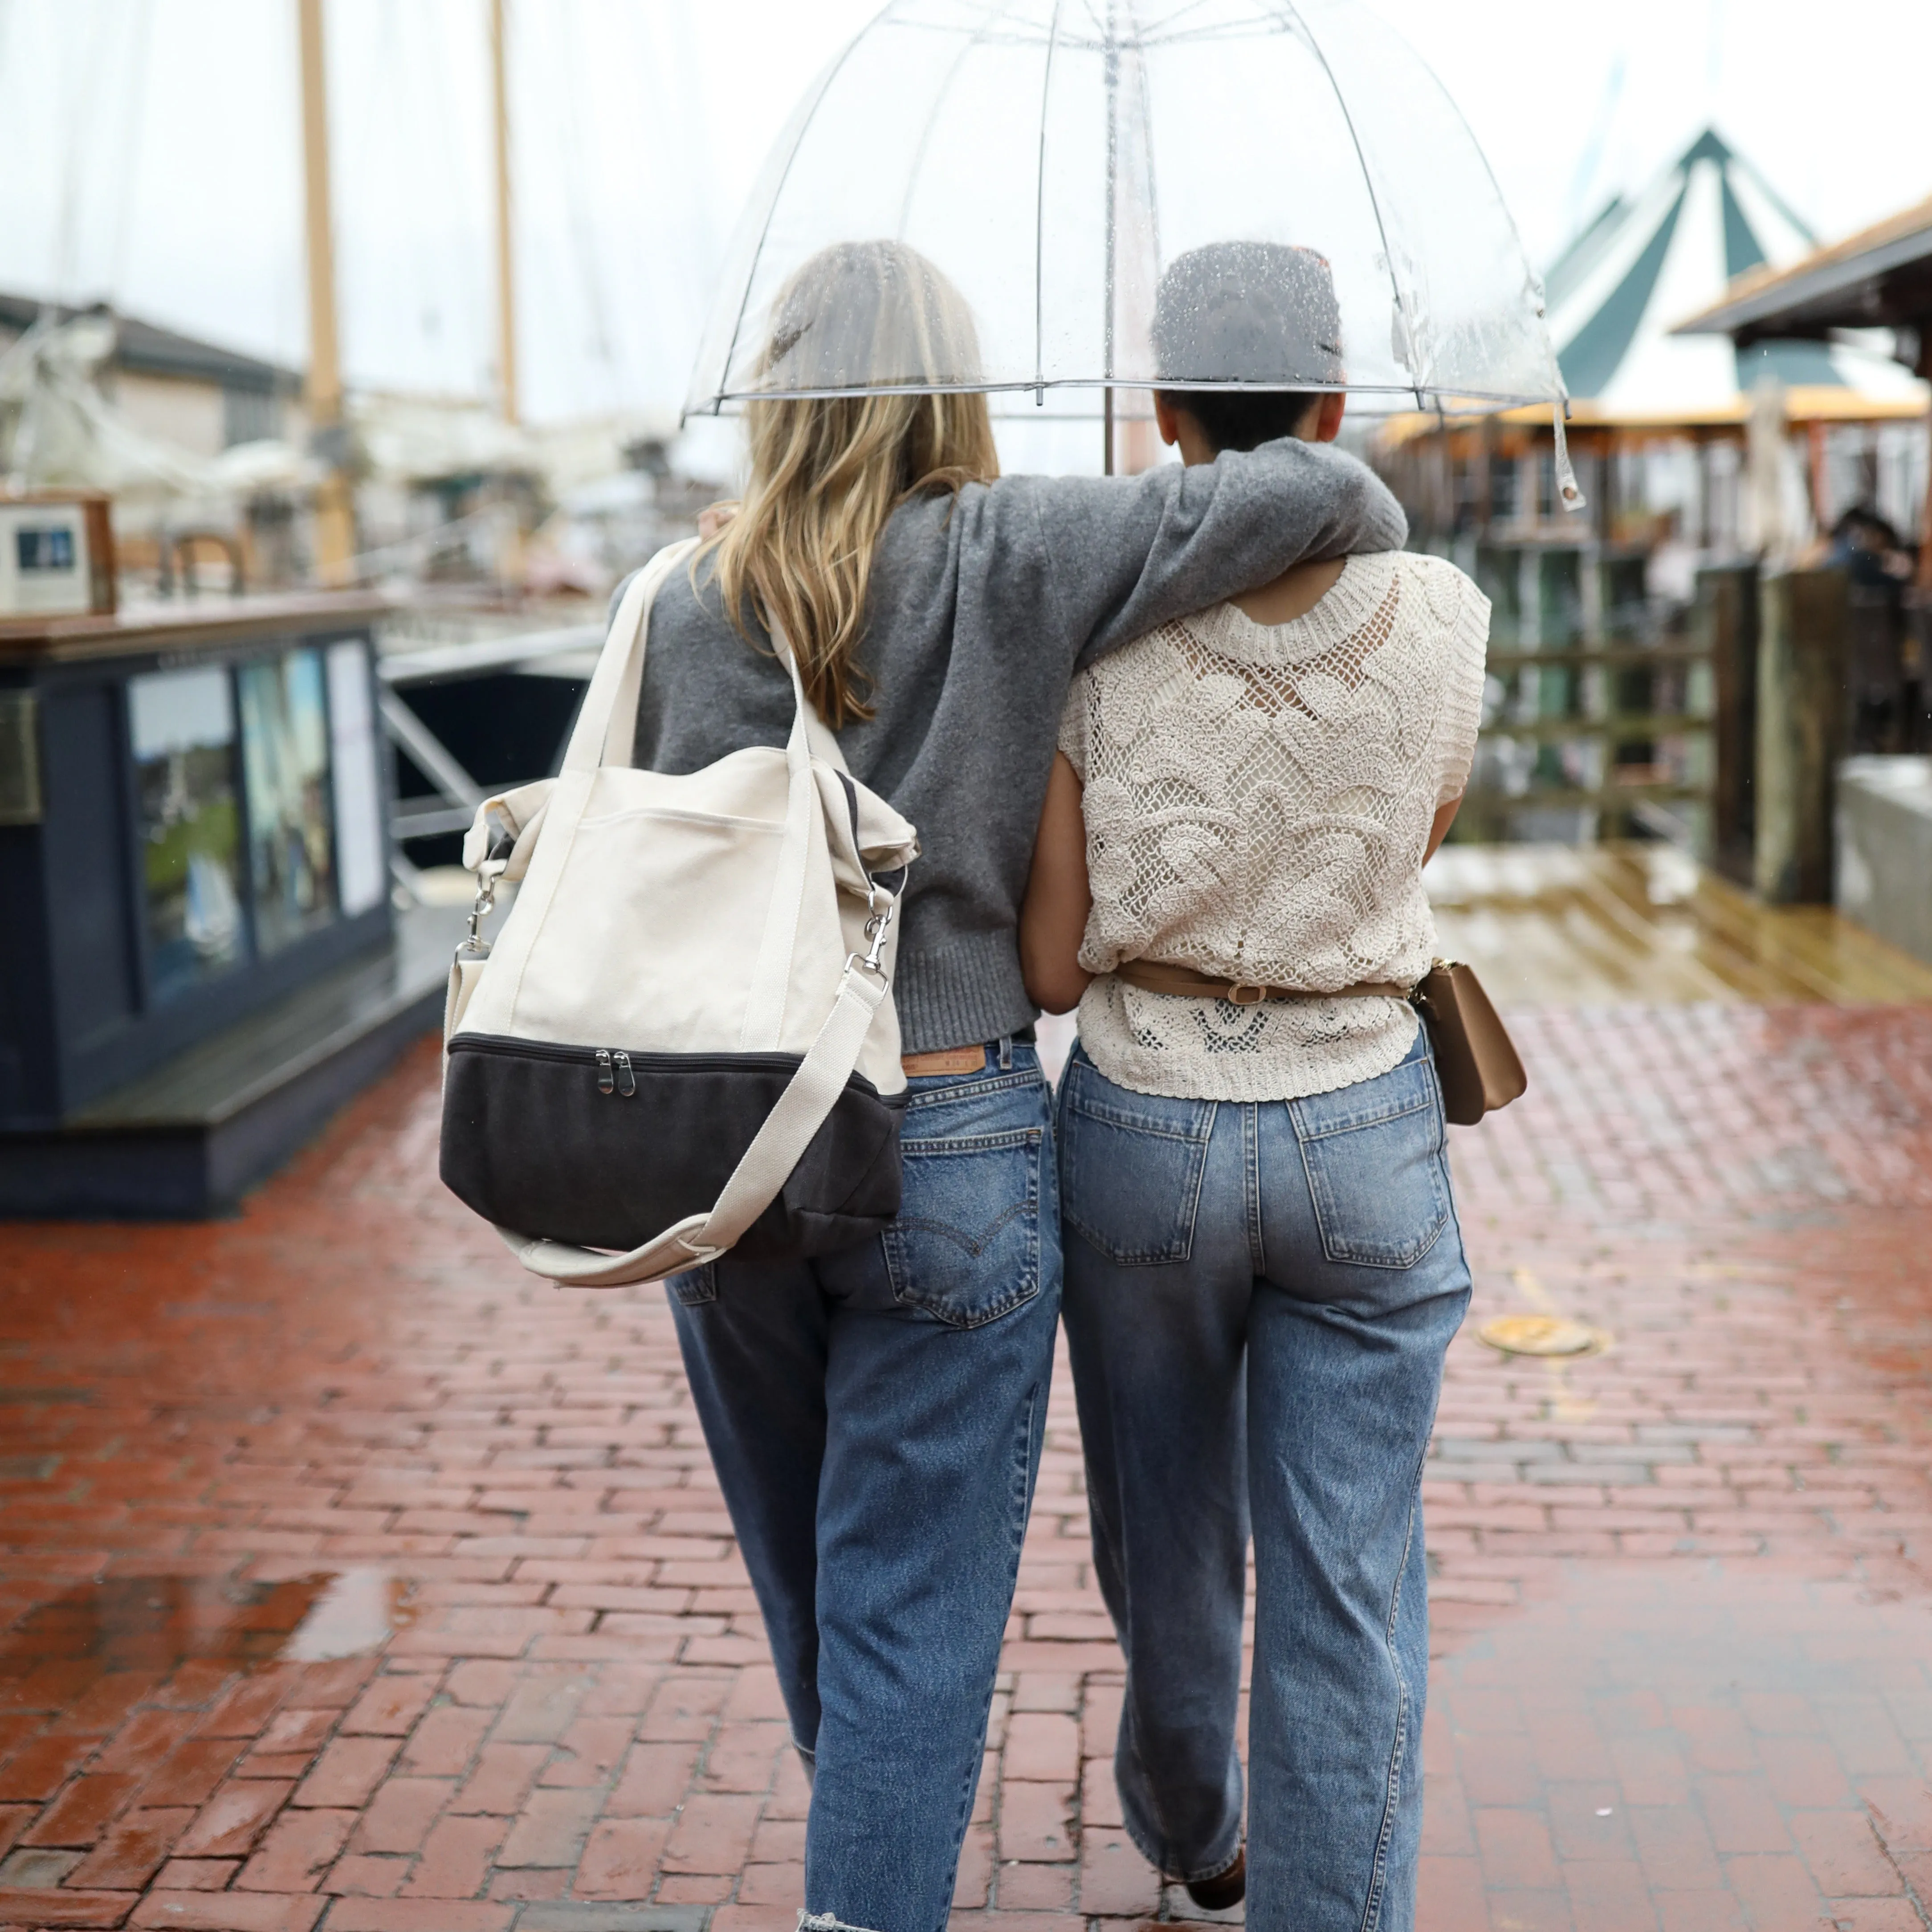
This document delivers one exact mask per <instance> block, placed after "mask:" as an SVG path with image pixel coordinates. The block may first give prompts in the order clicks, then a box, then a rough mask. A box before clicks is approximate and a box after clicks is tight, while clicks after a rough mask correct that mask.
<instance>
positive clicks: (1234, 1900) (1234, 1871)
mask: <svg viewBox="0 0 1932 1932" xmlns="http://www.w3.org/2000/svg"><path fill="white" fill-rule="evenodd" d="M1187 1895H1188V1897H1190V1898H1191V1899H1193V1901H1194V1902H1195V1903H1196V1905H1198V1906H1200V1908H1201V1909H1202V1911H1203V1912H1226V1910H1227V1909H1228V1908H1229V1906H1232V1905H1238V1904H1240V1903H1241V1900H1243V1899H1244V1898H1246V1897H1247V1895H1248V1855H1247V1852H1246V1851H1239V1852H1236V1853H1235V1862H1234V1863H1233V1864H1231V1865H1230V1866H1229V1867H1228V1869H1227V1870H1226V1871H1224V1872H1217V1873H1215V1874H1214V1876H1213V1877H1212V1878H1195V1879H1189V1880H1188V1881H1187Z"/></svg>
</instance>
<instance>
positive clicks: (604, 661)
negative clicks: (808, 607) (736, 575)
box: [562, 537, 845, 772]
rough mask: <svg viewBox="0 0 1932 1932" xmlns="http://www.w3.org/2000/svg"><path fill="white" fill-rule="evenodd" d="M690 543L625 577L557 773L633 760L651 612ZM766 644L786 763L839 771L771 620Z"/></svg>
mask: <svg viewBox="0 0 1932 1932" xmlns="http://www.w3.org/2000/svg"><path fill="white" fill-rule="evenodd" d="M697 544H698V539H697V538H695V537H687V538H685V540H684V541H682V542H681V543H674V544H667V546H666V547H664V549H662V550H659V551H658V553H657V555H656V556H654V557H652V559H651V560H650V562H648V563H647V564H646V565H644V567H643V568H642V569H641V570H640V571H638V572H637V574H636V575H635V576H634V577H632V578H631V583H630V587H629V589H627V590H626V591H625V593H624V597H623V601H622V602H621V603H620V604H619V605H618V606H617V610H616V615H615V616H613V617H612V619H611V620H610V631H609V634H608V635H607V637H606V639H605V640H604V649H603V651H602V652H601V654H600V655H599V656H598V660H597V669H596V671H595V674H593V676H592V678H591V680H590V688H589V690H588V691H586V692H585V693H584V694H583V709H581V710H580V711H579V712H578V713H577V724H576V727H575V729H574V730H572V731H571V734H570V745H569V748H568V750H567V751H565V753H564V757H563V766H562V769H564V770H565V771H586V772H588V771H595V769H597V767H598V766H599V765H600V764H601V765H628V764H629V763H631V760H633V758H634V757H635V755H636V751H637V700H638V699H639V697H640V696H641V694H643V688H644V653H645V652H646V649H648V648H649V630H650V610H651V606H652V604H653V603H654V602H655V600H656V597H657V593H658V590H659V589H661V588H662V586H663V585H664V580H665V579H666V578H667V577H669V576H670V574H671V572H672V571H673V570H674V569H675V568H676V567H677V565H679V564H680V563H683V562H686V561H688V559H689V558H690V557H691V555H692V553H694V551H695V550H697ZM646 580H648V581H646ZM620 640H621V641H620ZM771 640H772V654H773V655H775V657H776V658H778V661H779V663H781V664H783V665H784V667H785V670H786V673H787V675H788V676H789V677H790V679H791V697H792V728H791V732H790V736H789V737H788V738H787V741H786V744H785V757H786V760H787V763H790V764H791V765H792V766H793V769H794V770H796V769H797V767H798V766H799V763H801V762H803V761H805V760H810V759H811V758H813V757H818V758H822V759H823V760H826V762H827V763H830V764H833V765H835V766H837V767H838V769H839V770H841V772H842V771H843V770H844V769H845V756H844V753H843V752H842V751H840V750H839V748H838V739H836V738H835V737H834V736H832V733H831V731H830V730H829V729H828V728H827V727H826V724H825V722H824V721H823V719H822V718H820V716H819V715H818V713H817V711H816V710H815V709H814V708H813V706H812V703H811V700H810V699H809V698H808V697H806V696H805V684H804V681H803V679H801V678H800V677H799V671H798V660H797V658H796V657H795V656H794V655H793V652H792V648H791V643H790V640H789V639H788V638H787V637H786V635H785V634H784V627H783V626H782V625H781V624H779V623H778V622H777V620H776V619H773V620H772V625H771ZM613 646H614V648H613Z"/></svg>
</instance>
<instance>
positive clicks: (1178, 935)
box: [1060, 550, 1490, 1100]
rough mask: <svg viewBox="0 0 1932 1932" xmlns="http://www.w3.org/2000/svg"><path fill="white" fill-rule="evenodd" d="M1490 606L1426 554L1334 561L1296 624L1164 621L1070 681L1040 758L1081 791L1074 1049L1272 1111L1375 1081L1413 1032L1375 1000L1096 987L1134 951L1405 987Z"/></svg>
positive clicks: (1221, 970) (1112, 1067) (1461, 776)
mask: <svg viewBox="0 0 1932 1932" xmlns="http://www.w3.org/2000/svg"><path fill="white" fill-rule="evenodd" d="M1489 617H1490V606H1489V601H1488V600H1487V598H1485V597H1484V595H1482V593H1481V592H1480V591H1479V590H1478V589H1477V588H1476V586H1475V584H1473V583H1471V582H1470V580H1469V578H1468V577H1465V576H1464V575H1463V573H1462V572H1461V571H1459V570H1457V568H1455V567H1454V565H1451V564H1449V563H1448V562H1444V561H1443V560H1442V559H1441V558H1439V557H1433V556H1415V555H1413V554H1412V553H1409V552H1406V551H1400V550H1397V551H1390V552H1387V553H1383V554H1381V555H1378V556H1364V557H1351V558H1350V559H1349V560H1348V562H1347V563H1346V565H1344V567H1343V573H1342V575H1341V577H1340V579H1339V580H1337V582H1336V583H1335V585H1334V587H1333V588H1332V589H1331V590H1330V591H1329V592H1328V595H1326V596H1325V597H1324V598H1322V601H1320V602H1319V604H1316V606H1315V607H1314V608H1313V610H1310V611H1309V612H1308V613H1307V615H1306V616H1301V617H1298V618H1296V619H1293V620H1292V622H1289V623H1286V624H1272V625H1264V624H1257V623H1256V622H1254V621H1253V619H1250V618H1249V617H1247V616H1244V614H1243V613H1241V611H1240V610H1238V609H1237V608H1236V607H1235V606H1234V605H1233V604H1217V606H1216V607H1214V609H1212V610H1207V611H1204V612H1202V613H1199V614H1198V615H1196V616H1192V617H1189V618H1186V619H1182V620H1181V622H1176V623H1172V624H1168V625H1163V627H1162V628H1160V630H1158V631H1153V632H1151V634H1149V635H1148V636H1146V637H1142V638H1139V639H1138V640H1136V642H1134V643H1131V644H1129V645H1128V646H1126V647H1125V648H1124V649H1121V650H1119V651H1117V652H1115V653H1114V654H1113V655H1112V656H1110V657H1107V658H1103V659H1102V660H1101V661H1100V662H1099V663H1098V664H1094V665H1093V666H1092V667H1090V668H1089V669H1088V670H1085V671H1083V672H1082V673H1080V675H1079V676H1078V677H1076V679H1074V681H1073V690H1072V692H1071V693H1070V695H1069V697H1068V699H1067V710H1066V713H1065V715H1064V718H1063V719H1062V721H1061V734H1060V748H1061V750H1062V751H1064V752H1065V753H1066V754H1067V757H1068V758H1069V759H1070V760H1071V762H1072V763H1073V767H1074V769H1076V771H1077V772H1079V774H1080V776H1081V778H1082V781H1083V782H1084V784H1085V793H1084V796H1083V800H1082V805H1083V810H1084V811H1085V817H1086V821H1087V863H1088V873H1089V875H1090V877H1091V880H1092V883H1093V888H1094V910H1093V913H1092V916H1091V918H1090V919H1088V923H1087V931H1086V934H1085V938H1084V939H1083V941H1082V944H1081V948H1080V962H1081V964H1082V965H1083V966H1085V968H1087V969H1088V971H1090V972H1092V973H1095V974H1100V975H1101V976H1102V977H1100V978H1097V979H1096V980H1094V983H1093V984H1092V986H1090V987H1089V988H1088V991H1087V995H1086V997H1085V998H1084V999H1083V1000H1082V1001H1081V1003H1080V1038H1081V1041H1082V1044H1083V1045H1084V1046H1085V1048H1086V1049H1087V1052H1088V1055H1090V1056H1091V1058H1092V1059H1093V1061H1094V1064H1095V1065H1096V1066H1097V1067H1099V1068H1100V1070H1101V1072H1102V1073H1104V1074H1106V1076H1107V1077H1108V1078H1109V1079H1110V1080H1113V1081H1115V1082H1118V1083H1119V1084H1120V1085H1122V1086H1124V1087H1129V1088H1134V1089H1136V1091H1139V1092H1142V1093H1146V1094H1173V1095H1183V1096H1187V1095H1192V1096H1196V1097H1200V1098H1202V1099H1205V1100H1291V1099H1294V1098H1296V1097H1298V1096H1301V1095H1304V1094H1323V1093H1327V1092H1328V1091H1331V1089H1332V1088H1337V1087H1345V1086H1348V1085H1352V1083H1354V1082H1356V1081H1358V1080H1367V1079H1373V1077H1374V1076H1376V1075H1377V1074H1379V1073H1387V1072H1388V1070H1389V1069H1390V1068H1391V1067H1394V1066H1396V1065H1397V1064H1398V1063H1399V1062H1400V1061H1401V1059H1402V1058H1403V1055H1405V1054H1406V1053H1407V1052H1408V1051H1409V1048H1410V1047H1411V1046H1412V1045H1413V1044H1414V1043H1415V1030H1416V1028H1417V1026H1418V1024H1419V1022H1418V1020H1417V1019H1416V1016H1415V1013H1414V1011H1413V1010H1412V1009H1411V1008H1410V1007H1409V1006H1408V1005H1407V1004H1406V1003H1405V1002H1403V1001H1400V1000H1394V999H1348V1000H1322V1001H1280V1000H1277V1001H1268V1002H1267V1003H1265V1004H1262V1005H1260V1006H1250V1007H1237V1006H1235V1005H1234V1004H1232V1003H1230V1002H1229V1001H1224V1000H1212V999H1198V1000H1197V999H1186V998H1177V997H1175V996H1174V995H1167V994H1160V993H1148V992H1142V991H1140V990H1139V989H1138V988H1136V987H1133V986H1125V985H1123V984H1122V983H1121V981H1119V980H1116V979H1115V978H1113V977H1111V976H1112V971H1113V969H1114V968H1115V966H1116V965H1118V964H1119V963H1120V962H1121V961H1122V960H1124V959H1153V960H1159V961H1163V962H1168V963H1170V964H1172V965H1179V966H1186V967H1189V968H1192V969H1193V970H1194V971H1196V972H1199V973H1202V974H1208V975H1210V976H1211V977H1214V978H1216V979H1223V980H1245V981H1247V982H1249V983H1253V984H1258V985H1265V986H1296V987H1306V988H1307V989H1309V990H1310V991H1311V992H1323V991H1333V990H1334V989H1337V988H1340V987H1343V986H1352V985H1354V984H1355V983H1357V982H1358V981H1362V980H1391V981H1394V982H1396V983H1399V984H1406V983H1409V982H1412V981H1413V980H1418V979H1420V978H1421V977H1422V975H1423V974H1424V973H1425V972H1426V971H1427V970H1428V968H1429V964H1430V960H1431V959H1432V958H1433V956H1434V954H1435V950H1436V926H1435V922H1434V920H1433V919H1432V918H1431V917H1430V910H1429V901H1428V899H1427V897H1426V895H1424V892H1423V889H1422V878H1421V874H1422V862H1423V854H1424V852H1425V851H1426V850H1427V846H1428V841H1429V831H1430V824H1431V822H1432V821H1433V819H1434V817H1435V814H1436V809H1437V808H1438V806H1439V805H1443V804H1445V803H1447V802H1448V800H1449V799H1452V798H1455V797H1457V796H1460V794H1461V793H1462V790H1463V787H1464V785H1465V784H1466V782H1467V781H1468V778H1469V762H1470V759H1471V757H1472V755H1473V753H1474V751H1475V742H1476V727H1477V725H1478V722H1479V721H1480V718H1481V708H1482V691H1483V656H1484V647H1485V646H1486V644H1487V641H1488V637H1489Z"/></svg>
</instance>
